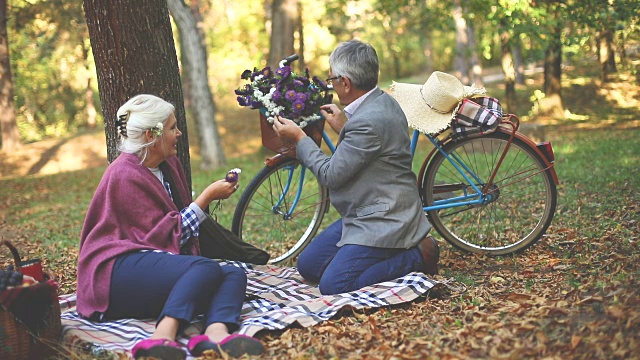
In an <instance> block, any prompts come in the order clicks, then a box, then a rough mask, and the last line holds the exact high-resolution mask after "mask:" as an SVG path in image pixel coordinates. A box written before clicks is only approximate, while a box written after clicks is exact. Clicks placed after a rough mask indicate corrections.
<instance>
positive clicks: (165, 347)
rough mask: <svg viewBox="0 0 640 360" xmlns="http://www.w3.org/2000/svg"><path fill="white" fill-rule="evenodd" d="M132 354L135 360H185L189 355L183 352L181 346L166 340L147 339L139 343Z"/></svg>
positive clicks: (132, 350)
mask: <svg viewBox="0 0 640 360" xmlns="http://www.w3.org/2000/svg"><path fill="white" fill-rule="evenodd" d="M131 354H132V355H133V358H134V359H139V358H144V357H153V358H157V359H161V360H184V359H186V358H187V353H186V352H185V351H184V350H182V348H181V347H180V344H178V343H176V342H173V341H169V340H166V339H146V340H142V341H139V342H138V343H137V344H136V345H135V346H134V347H133V349H131Z"/></svg>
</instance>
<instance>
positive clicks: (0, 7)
mask: <svg viewBox="0 0 640 360" xmlns="http://www.w3.org/2000/svg"><path fill="white" fill-rule="evenodd" d="M0 129H1V130H2V137H0V139H1V140H2V141H1V142H0V149H2V150H3V151H5V152H7V151H12V150H14V149H16V148H18V147H20V146H22V143H21V142H20V132H19V131H18V123H17V121H16V111H15V107H14V105H13V78H12V77H11V59H10V57H9V37H8V34H7V0H0Z"/></svg>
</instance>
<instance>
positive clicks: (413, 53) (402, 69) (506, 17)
mask: <svg viewBox="0 0 640 360" xmlns="http://www.w3.org/2000/svg"><path fill="white" fill-rule="evenodd" d="M151 3H152V2H151ZM168 4H169V9H170V10H171V14H172V15H173V16H172V19H173V20H176V21H173V22H172V24H173V29H174V31H173V33H174V34H175V43H176V50H177V52H178V59H179V62H180V67H181V71H182V72H183V74H182V78H181V81H182V84H183V89H184V91H183V94H184V102H185V107H186V113H187V114H186V118H187V124H188V130H189V135H192V136H189V139H191V141H190V146H191V147H193V149H194V151H192V154H193V155H194V156H195V157H200V158H201V160H202V161H201V163H200V166H202V167H203V168H208V169H213V168H216V167H218V166H222V165H223V164H225V162H226V156H225V154H224V152H223V151H222V150H221V148H222V145H221V143H223V142H224V141H230V140H229V139H226V140H225V139H220V138H219V136H218V134H219V133H223V134H224V133H227V131H229V128H231V127H233V124H234V123H237V122H242V123H243V124H242V125H245V124H246V121H243V120H244V118H246V117H252V115H253V114H249V113H247V112H246V111H245V112H241V111H239V110H240V108H239V107H238V106H237V105H236V103H235V95H234V94H233V90H234V89H235V88H237V87H239V86H240V85H242V84H241V81H240V79H239V74H241V72H242V71H243V70H245V69H253V68H254V67H258V68H262V67H264V66H266V65H272V66H275V65H276V64H277V62H278V61H279V60H280V59H282V58H284V57H285V56H288V55H290V54H292V53H297V54H300V56H301V60H300V61H299V62H298V63H297V64H296V66H298V67H299V69H300V70H302V69H304V68H309V69H310V70H311V73H312V75H318V76H319V77H321V78H324V75H325V74H327V73H328V55H329V54H330V52H331V50H332V49H333V48H334V47H335V45H336V44H337V43H339V42H340V41H345V40H348V39H351V38H359V39H362V40H364V41H367V42H370V43H371V44H372V45H374V47H375V48H376V49H377V51H378V54H379V57H380V62H381V69H380V75H381V81H382V85H388V84H389V82H390V81H391V80H398V79H403V80H404V81H409V82H415V83H421V82H424V80H426V78H427V77H428V74H430V73H431V72H432V71H434V70H440V71H446V72H452V73H454V74H455V75H456V76H458V77H459V78H460V79H461V80H462V81H463V83H465V84H471V83H475V84H476V85H483V75H486V74H487V73H491V72H494V73H495V71H494V70H495V69H497V71H498V72H499V73H502V74H503V77H502V79H504V80H503V84H504V86H505V88H504V91H505V92H504V94H494V96H496V97H499V98H500V99H501V101H502V102H503V106H504V107H505V108H506V110H507V111H509V112H512V113H516V114H519V115H520V116H521V118H522V120H524V121H527V120H529V119H535V118H536V117H538V116H546V115H551V116H554V117H556V118H564V117H565V116H566V115H567V113H566V112H565V110H566V109H565V107H564V104H563V102H562V89H561V81H560V80H561V76H562V66H563V65H564V66H568V65H571V64H573V63H575V62H576V60H584V59H588V60H589V61H593V65H594V66H596V67H598V68H599V69H600V74H599V77H600V79H601V80H602V82H606V81H607V78H608V76H609V74H612V73H615V72H616V71H617V68H618V67H620V66H623V67H627V68H629V67H630V68H631V73H632V74H638V72H639V71H640V70H638V68H637V65H634V64H633V63H632V62H631V61H630V56H633V55H634V54H636V53H637V52H638V45H637V42H638V38H639V37H640V35H639V32H638V27H637V26H638V18H639V15H638V13H639V12H640V6H639V2H638V0H615V1H614V0H588V1H584V0H583V1H571V0H567V1H554V0H548V1H547V0H543V1H540V0H538V1H535V0H500V1H496V2H494V3H487V2H485V1H478V0H468V1H462V0H450V1H435V0H423V1H416V0H363V1H347V0H332V1H317V0H273V1H257V0H250V1H242V2H229V1H203V0H190V1H188V2H187V3H183V2H182V1H181V0H169V1H168ZM185 10H187V11H188V12H190V13H185ZM0 14H1V15H3V16H0V19H3V21H2V22H0V74H1V75H2V77H1V78H0V89H1V90H2V91H0V114H2V116H1V117H0V120H1V121H0V127H1V128H2V144H1V146H2V149H3V150H4V151H5V152H6V151H12V150H13V149H15V148H16V147H19V146H20V145H21V144H25V143H31V142H34V141H39V140H42V139H46V138H51V137H61V136H67V135H70V134H74V133H77V132H78V131H82V130H83V129H87V128H96V127H98V128H100V127H101V126H102V125H103V124H104V125H108V123H109V121H113V120H112V119H111V120H109V121H107V124H105V123H104V119H103V117H102V115H103V108H104V106H105V104H101V101H100V96H99V92H98V81H97V75H96V74H97V72H96V65H95V61H94V60H95V59H94V57H93V52H92V48H91V41H90V37H89V30H88V27H87V22H86V18H85V13H84V11H83V7H82V4H81V3H80V2H78V1H65V0H50V1H37V0H1V1H0ZM185 19H187V20H185ZM137 20H139V19H128V20H127V19H120V20H119V21H122V22H126V21H134V22H135V21H137ZM190 21H191V22H190ZM192 28H194V29H196V30H197V33H195V34H194V33H191V32H190V30H191V29H192ZM125 36H126V35H125ZM193 38H195V45H193V46H188V44H193V43H194V39H193ZM110 46H112V47H114V49H111V50H113V51H116V50H117V48H118V46H119V45H118V44H115V45H110ZM136 50H137V49H130V50H129V51H136ZM193 59H196V60H195V61H194V60H193ZM201 60H202V61H204V64H205V65H204V67H201V68H194V70H192V71H189V68H190V67H194V66H197V65H198V62H201ZM192 64H195V65H192ZM125 66H126V65H125ZM540 66H542V67H543V70H544V85H543V87H542V88H541V89H539V90H538V91H535V92H534V93H532V94H529V96H528V97H525V98H524V100H525V101H521V100H518V101H516V92H515V87H516V84H522V83H523V81H524V72H525V70H527V69H529V70H531V69H535V68H536V67H540ZM581 66H582V65H581ZM487 69H493V70H490V71H487ZM125 71H126V69H125ZM203 75H207V76H203ZM202 79H204V81H205V86H207V87H208V88H209V90H208V91H205V92H198V91H197V90H198V89H199V85H198V84H197V83H198V82H199V81H202ZM203 98H204V99H203ZM103 100H104V99H103ZM107 105H108V104H107ZM194 108H197V111H195V110H194ZM199 117H200V118H199ZM213 119H215V121H213ZM179 120H180V119H179ZM109 130H112V129H109V126H107V135H109V133H110V132H113V131H109ZM252 130H254V131H256V130H257V129H256V128H253V129H252ZM108 140H109V139H108ZM247 146H248V147H250V148H251V150H255V147H252V146H251V145H250V144H247ZM111 157H112V155H110V158H111ZM187 171H189V166H188V164H187Z"/></svg>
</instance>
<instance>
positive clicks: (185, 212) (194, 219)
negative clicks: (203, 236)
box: [162, 180, 205, 246]
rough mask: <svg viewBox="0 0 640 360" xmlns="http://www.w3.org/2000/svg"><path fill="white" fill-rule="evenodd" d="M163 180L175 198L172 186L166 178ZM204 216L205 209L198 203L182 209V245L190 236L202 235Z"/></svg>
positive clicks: (169, 192)
mask: <svg viewBox="0 0 640 360" xmlns="http://www.w3.org/2000/svg"><path fill="white" fill-rule="evenodd" d="M162 182H163V184H164V188H165V189H166V190H167V193H168V194H169V196H170V197H171V198H172V199H173V195H171V186H170V185H169V183H168V182H166V181H164V180H163V181H162ZM204 216H205V214H204V211H202V209H200V207H199V206H198V205H197V204H196V203H191V204H190V205H189V206H187V207H186V208H184V209H182V210H180V218H181V219H182V227H181V229H180V230H181V231H180V246H182V245H184V244H185V243H186V242H187V241H188V240H189V238H190V237H192V236H198V235H200V221H202V220H203V219H204Z"/></svg>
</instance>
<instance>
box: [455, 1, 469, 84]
mask: <svg viewBox="0 0 640 360" xmlns="http://www.w3.org/2000/svg"><path fill="white" fill-rule="evenodd" d="M460 1H461V0H454V2H453V3H454V5H453V14H452V16H453V21H454V23H455V27H456V52H455V57H454V59H453V73H454V75H455V76H456V77H457V78H458V79H460V81H462V83H463V84H469V82H470V79H469V73H470V68H469V60H468V58H469V56H468V54H469V37H468V32H467V21H466V20H465V18H464V16H463V15H462V13H463V10H462V5H461V4H460Z"/></svg>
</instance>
